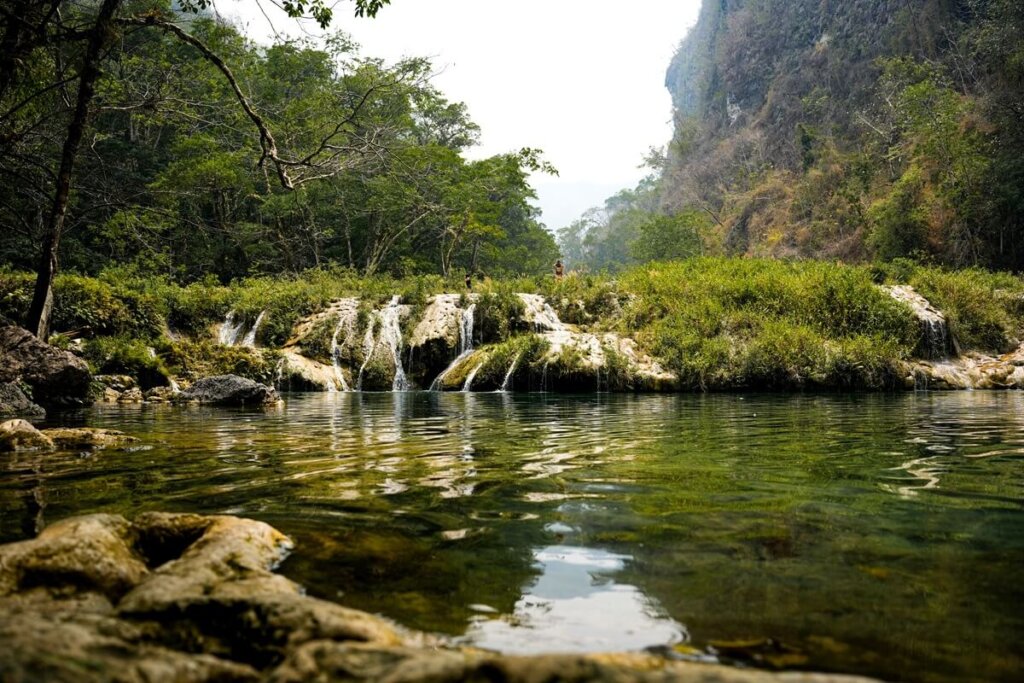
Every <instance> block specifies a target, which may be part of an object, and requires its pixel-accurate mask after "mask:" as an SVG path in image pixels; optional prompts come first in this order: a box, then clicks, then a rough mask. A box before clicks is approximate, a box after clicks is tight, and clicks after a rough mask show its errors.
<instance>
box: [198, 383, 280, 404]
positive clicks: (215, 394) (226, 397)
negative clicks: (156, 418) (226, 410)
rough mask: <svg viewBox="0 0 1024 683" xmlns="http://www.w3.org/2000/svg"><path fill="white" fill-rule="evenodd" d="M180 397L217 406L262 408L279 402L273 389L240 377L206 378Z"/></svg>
mask: <svg viewBox="0 0 1024 683" xmlns="http://www.w3.org/2000/svg"><path fill="white" fill-rule="evenodd" d="M178 396H179V400H181V401H191V402H195V403H204V404H208V405H215V406H262V405H267V404H270V403H276V402H277V400H278V396H277V392H276V391H275V390H274V388H273V387H268V386H267V385H265V384H260V383H259V382H254V381H253V380H251V379H246V378H244V377H239V376H238V375H217V376H216V377H204V378H203V379H201V380H199V381H197V382H196V383H195V384H193V385H192V386H191V387H189V388H188V389H186V390H185V391H183V392H181V394H179V395H178Z"/></svg>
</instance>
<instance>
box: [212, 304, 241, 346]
mask: <svg viewBox="0 0 1024 683" xmlns="http://www.w3.org/2000/svg"><path fill="white" fill-rule="evenodd" d="M244 326H245V321H240V320H238V319H237V316H236V315H235V312H234V311H228V314H227V316H226V317H225V318H224V322H222V323H221V324H220V332H218V334H217V341H218V342H219V343H220V344H221V345H223V346H234V345H235V344H236V343H238V335H240V334H241V333H242V328H243V327H244Z"/></svg>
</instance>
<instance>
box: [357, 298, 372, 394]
mask: <svg viewBox="0 0 1024 683" xmlns="http://www.w3.org/2000/svg"><path fill="white" fill-rule="evenodd" d="M376 320H377V318H376V313H374V315H373V316H371V317H370V324H369V326H368V327H367V328H366V336H365V337H363V364H362V365H360V366H359V377H358V378H357V379H356V391H362V390H363V371H364V370H366V365H367V363H369V362H370V359H371V358H373V354H374V352H375V351H376V350H377V339H376V338H375V337H374V335H373V328H374V327H375V326H376Z"/></svg>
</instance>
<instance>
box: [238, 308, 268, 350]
mask: <svg viewBox="0 0 1024 683" xmlns="http://www.w3.org/2000/svg"><path fill="white" fill-rule="evenodd" d="M266 315H267V312H266V311H260V314H259V315H258V316H256V322H254V323H253V325H252V329H250V330H249V331H248V332H246V333H245V337H243V338H242V346H246V347H249V348H250V349H252V348H256V334H257V333H258V332H259V331H260V325H262V324H263V318H265V317H266ZM239 330H241V326H239ZM236 336H237V335H236Z"/></svg>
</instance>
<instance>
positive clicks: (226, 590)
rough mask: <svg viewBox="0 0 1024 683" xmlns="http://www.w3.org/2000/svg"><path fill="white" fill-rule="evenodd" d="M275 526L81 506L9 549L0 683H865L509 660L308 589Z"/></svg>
mask: <svg viewBox="0 0 1024 683" xmlns="http://www.w3.org/2000/svg"><path fill="white" fill-rule="evenodd" d="M290 548H291V542H290V541H289V539H288V538H287V537H285V536H284V535H282V534H281V533H280V532H278V531H276V530H275V529H273V528H272V527H270V526H268V525H267V524H264V523H262V522H257V521H253V520H248V519H239V518H235V517H226V516H210V517H206V516H199V515H189V514H165V513H147V514H143V515H140V516H138V517H137V518H136V519H135V520H134V521H133V522H130V521H128V520H127V519H125V518H124V517H120V516H117V515H108V514H97V515H88V516H84V517H75V518H71V519H66V520H63V521H61V522H58V523H56V524H54V525H52V526H50V527H48V528H47V529H45V530H44V531H43V532H42V533H41V534H40V535H39V537H38V538H36V539H33V540H30V541H23V542H20V543H12V544H9V545H6V546H0V680H17V681H31V680H40V681H42V680H45V681H58V682H64V681H66V682H68V683H87V682H88V681H113V680H116V681H131V682H135V681H139V682H142V681H146V682H150V683H152V682H160V681H167V682H171V681H174V682H176V683H189V682H192V681H221V682H224V681H273V682H276V683H286V682H291V681H309V680H316V681H389V682H391V683H403V682H404V683H413V682H421V681H422V682H425V681H431V682H434V683H445V682H455V681H495V680H501V681H508V682H510V683H511V682H522V683H527V682H532V681H562V682H569V681H581V682H582V681H622V682H625V681H651V682H653V681H660V682H668V681H680V682H682V681H687V682H706V683H711V682H712V681H716V682H718V683H729V682H734V683H771V682H778V681H804V682H807V683H828V682H833V683H839V682H846V683H853V682H854V681H866V680H867V679H862V678H854V677H849V676H833V675H823V674H805V673H787V674H771V673H765V672H759V671H751V670H742V669H731V668H726V667H722V666H716V665H706V664H693V663H686V662H677V661H669V660H666V659H663V658H661V657H657V656H654V655H650V654H621V655H613V654H610V655H563V656H558V655H556V656H542V657H505V656H500V655H496V654H493V653H487V652H483V651H480V650H473V649H469V648H456V647H451V646H449V645H448V644H446V643H445V642H443V641H442V640H440V639H438V638H434V637H431V636H429V635H426V634H422V633H414V632H411V631H407V630H405V629H402V628H400V627H398V626H396V625H394V624H392V623H391V622H389V621H387V620H385V619H383V618H381V617H376V616H373V615H370V614H366V613H364V612H359V611H356V610H351V609H347V608H345V607H342V606H340V605H337V604H334V603H331V602H326V601H323V600H317V599H315V598H311V597H308V596H305V595H303V593H302V590H301V588H300V587H299V586H298V585H296V584H295V583H293V582H292V581H289V580H288V579H286V578H285V577H283V576H280V575H277V574H274V573H273V572H272V568H273V567H275V566H276V565H277V564H278V563H279V562H280V561H281V559H282V558H283V557H284V554H285V553H286V552H288V550H289V549H290Z"/></svg>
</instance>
